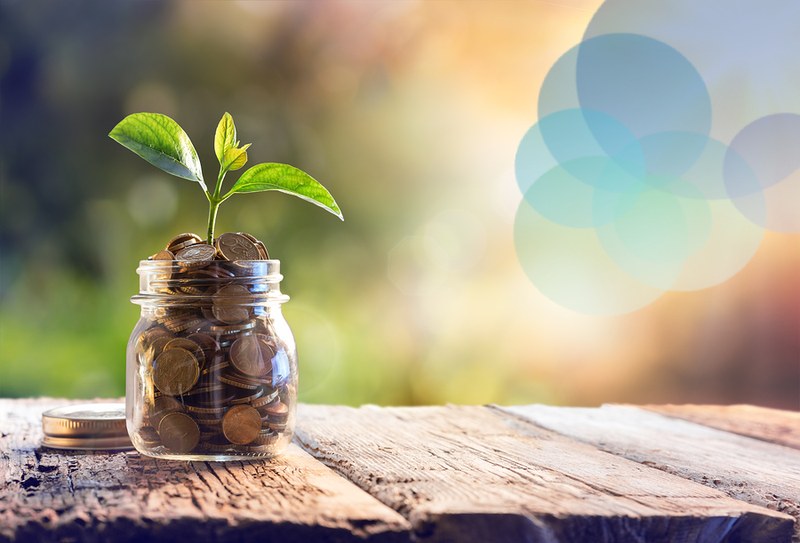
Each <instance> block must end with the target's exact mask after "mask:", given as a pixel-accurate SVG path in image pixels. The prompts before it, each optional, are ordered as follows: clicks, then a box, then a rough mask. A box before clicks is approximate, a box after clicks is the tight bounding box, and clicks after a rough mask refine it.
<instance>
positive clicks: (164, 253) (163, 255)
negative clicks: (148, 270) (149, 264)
mask: <svg viewBox="0 0 800 543" xmlns="http://www.w3.org/2000/svg"><path fill="white" fill-rule="evenodd" d="M150 260H175V255H173V254H172V252H171V251H168V250H166V249H162V250H160V251H159V252H157V253H156V254H154V255H153V256H151V257H150Z"/></svg>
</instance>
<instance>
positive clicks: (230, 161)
mask: <svg viewBox="0 0 800 543" xmlns="http://www.w3.org/2000/svg"><path fill="white" fill-rule="evenodd" d="M250 145H252V144H250V143H248V144H247V145H243V146H242V147H232V148H230V149H228V150H227V151H225V157H224V158H223V160H222V162H221V163H220V165H221V166H222V169H223V170H226V171H235V170H238V169H241V168H242V167H243V166H244V165H245V164H247V148H248V147H250Z"/></svg>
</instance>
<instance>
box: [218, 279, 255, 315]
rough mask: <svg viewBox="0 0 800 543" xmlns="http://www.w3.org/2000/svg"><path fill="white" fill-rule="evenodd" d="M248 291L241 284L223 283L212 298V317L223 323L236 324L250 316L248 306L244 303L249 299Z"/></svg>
mask: <svg viewBox="0 0 800 543" xmlns="http://www.w3.org/2000/svg"><path fill="white" fill-rule="evenodd" d="M251 298H252V297H251V296H250V291H249V290H247V287H245V286H243V285H225V286H224V287H222V288H221V289H219V290H218V291H217V292H216V294H214V296H212V300H213V302H214V305H213V306H211V312H212V313H213V314H214V318H215V319H217V320H218V321H221V322H224V323H225V324H237V323H240V322H242V321H245V320H247V319H248V318H250V308H249V307H246V306H244V305H242V304H246V303H248V302H249V301H250V300H251Z"/></svg>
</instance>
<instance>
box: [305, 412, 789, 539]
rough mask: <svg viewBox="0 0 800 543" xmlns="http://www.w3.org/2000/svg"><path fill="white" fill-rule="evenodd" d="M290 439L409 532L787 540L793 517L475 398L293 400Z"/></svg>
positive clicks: (456, 535) (459, 535) (435, 536)
mask: <svg viewBox="0 0 800 543" xmlns="http://www.w3.org/2000/svg"><path fill="white" fill-rule="evenodd" d="M298 422H299V423H298V429H297V440H298V442H299V443H300V444H301V445H302V446H303V447H304V448H305V449H306V450H308V451H309V452H311V454H313V455H314V456H315V457H316V458H318V459H319V460H321V461H322V462H324V463H325V464H327V465H329V466H331V467H332V468H333V469H335V470H336V471H338V472H339V473H341V474H343V475H344V476H345V477H347V478H348V479H350V480H351V481H353V482H354V483H356V484H357V485H359V486H360V487H361V488H363V489H364V490H366V491H367V492H369V493H370V494H371V495H373V496H375V497H376V498H378V499H379V500H381V501H382V502H383V503H385V504H387V505H388V506H390V507H391V508H392V509H395V510H397V511H399V512H401V513H402V514H403V515H404V516H405V517H407V518H408V519H409V520H410V522H411V524H412V527H413V530H414V535H415V537H416V538H417V540H420V541H458V542H464V543H466V542H472V541H475V542H478V541H480V542H494V541H497V542H505V541H534V542H548V543H554V542H564V543H566V542H570V543H578V542H587V543H588V542H591V543H603V542H612V541H614V542H618V541H647V542H649V543H658V542H672V543H689V542H695V543H699V542H703V543H712V542H719V543H721V542H726V541H734V540H741V541H751V542H759V541H769V542H773V543H777V542H788V541H789V540H790V537H791V530H792V518H791V517H789V516H787V515H784V514H781V513H777V512H774V511H770V510H768V509H765V508H762V507H758V506H754V505H750V504H747V503H744V502H741V501H738V500H734V499H731V498H729V497H728V496H726V495H725V494H723V493H722V492H720V491H718V490H714V489H710V488H707V487H705V486H702V485H699V484H696V483H694V482H692V481H688V480H685V479H683V478H680V477H675V476H672V475H669V474H667V473H664V472H662V471H659V470H656V469H652V468H650V467H647V466H643V465H641V464H638V463H635V462H631V461H628V460H626V459H624V458H621V457H619V456H616V455H613V454H608V453H606V452H602V451H600V450H598V449H597V448H596V447H594V446H590V445H587V444H584V443H580V442H578V441H575V440H573V439H570V438H567V437H564V436H562V435H559V434H558V433H556V432H552V431H549V430H545V429H542V428H540V427H538V426H536V425H534V424H532V423H529V422H526V421H523V420H520V418H519V417H517V416H513V415H509V414H506V413H502V412H500V411H498V410H496V409H493V408H489V407H478V406H447V407H413V408H378V407H374V406H367V407H362V408H350V407H339V406H314V405H301V406H300V408H299V412H298Z"/></svg>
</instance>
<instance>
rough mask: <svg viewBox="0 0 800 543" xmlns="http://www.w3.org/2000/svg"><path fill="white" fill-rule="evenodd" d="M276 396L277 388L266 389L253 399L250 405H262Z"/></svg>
mask: <svg viewBox="0 0 800 543" xmlns="http://www.w3.org/2000/svg"><path fill="white" fill-rule="evenodd" d="M277 397H278V389H275V390H271V389H266V390H265V394H264V396H262V397H260V398H258V399H257V400H254V401H253V403H252V404H251V405H252V406H253V407H255V408H259V407H264V406H266V405H269V404H271V403H272V402H273V401H275V399H276V398H277Z"/></svg>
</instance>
